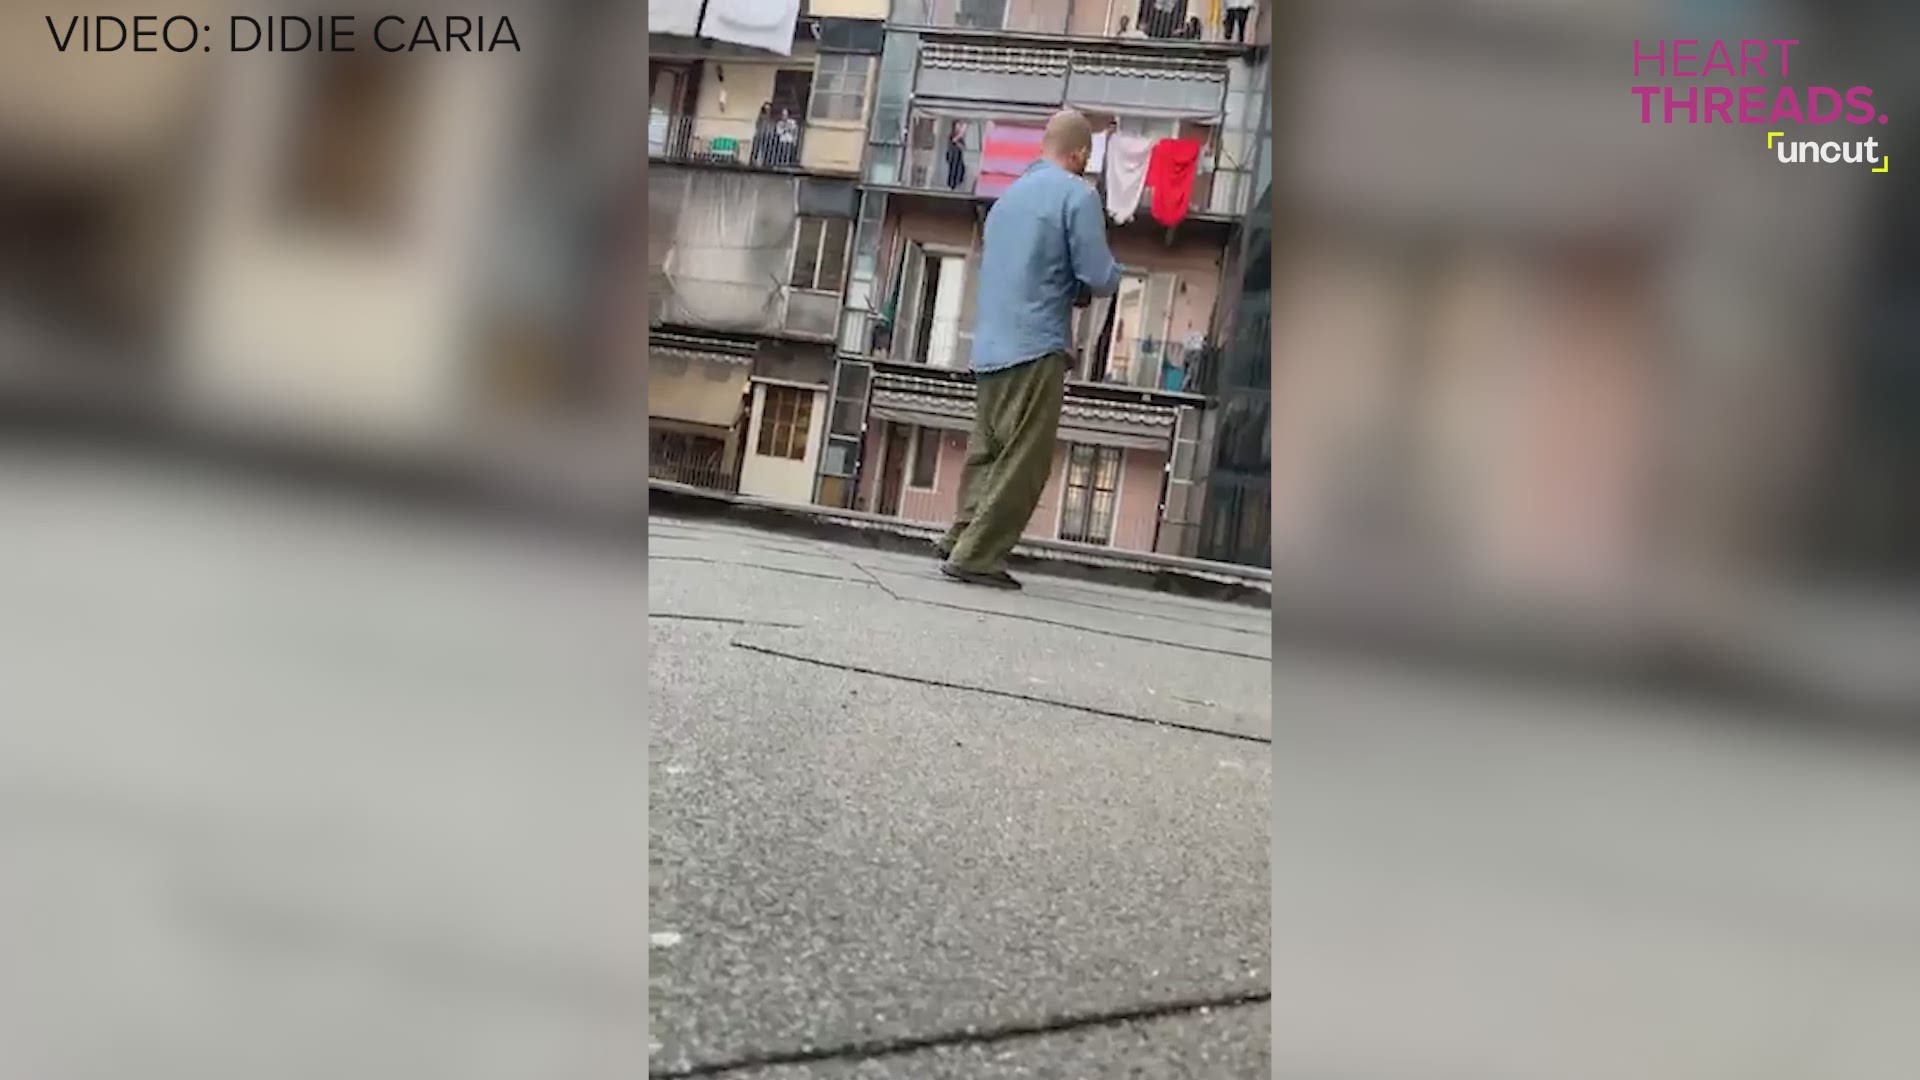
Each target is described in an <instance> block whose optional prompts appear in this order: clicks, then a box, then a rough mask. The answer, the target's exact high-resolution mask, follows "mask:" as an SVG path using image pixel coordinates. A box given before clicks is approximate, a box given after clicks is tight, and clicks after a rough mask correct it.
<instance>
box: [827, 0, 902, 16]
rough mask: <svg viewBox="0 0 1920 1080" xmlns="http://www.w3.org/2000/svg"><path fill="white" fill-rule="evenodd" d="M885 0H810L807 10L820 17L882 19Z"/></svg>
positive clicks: (885, 11) (885, 10)
mask: <svg viewBox="0 0 1920 1080" xmlns="http://www.w3.org/2000/svg"><path fill="white" fill-rule="evenodd" d="M888 6H889V5H888V3H887V0H812V2H811V3H809V4H808V5H807V10H808V11H809V12H811V13H812V14H814V15H818V16H820V17H822V18H839V19H884V18H886V17H887V8H888Z"/></svg>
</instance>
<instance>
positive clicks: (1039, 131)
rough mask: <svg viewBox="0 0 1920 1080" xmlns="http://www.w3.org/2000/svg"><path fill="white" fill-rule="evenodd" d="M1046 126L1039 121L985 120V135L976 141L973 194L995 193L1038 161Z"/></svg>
mask: <svg viewBox="0 0 1920 1080" xmlns="http://www.w3.org/2000/svg"><path fill="white" fill-rule="evenodd" d="M1045 135H1046V127H1045V126H1044V125H1040V124H1013V123H1007V122H1005V121H1000V120H989V121H987V130H986V135H985V137H984V138H982V139H981V141H980V175H979V178H978V179H977V180H975V181H974V185H973V193H974V194H975V195H988V196H997V195H999V194H1000V193H1001V192H1003V191H1006V190H1007V188H1008V186H1009V185H1011V184H1012V183H1013V182H1014V181H1015V180H1018V179H1020V174H1021V173H1024V172H1026V171H1027V169H1028V167H1030V166H1031V165H1032V164H1033V163H1034V162H1036V161H1039V160H1040V150H1041V146H1040V144H1041V140H1042V139H1043V137H1044V136H1045Z"/></svg>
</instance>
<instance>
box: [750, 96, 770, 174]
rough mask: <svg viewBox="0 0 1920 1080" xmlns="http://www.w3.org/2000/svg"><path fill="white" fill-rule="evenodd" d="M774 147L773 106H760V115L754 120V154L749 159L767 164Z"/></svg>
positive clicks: (759, 163)
mask: <svg viewBox="0 0 1920 1080" xmlns="http://www.w3.org/2000/svg"><path fill="white" fill-rule="evenodd" d="M772 149H773V106H772V104H766V105H762V106H760V115H759V116H757V117H755V118H754V121H753V155H752V157H751V158H750V159H749V160H750V161H751V162H752V163H753V164H754V165H756V166H758V165H765V164H766V163H767V158H769V157H770V156H772V155H771V151H772Z"/></svg>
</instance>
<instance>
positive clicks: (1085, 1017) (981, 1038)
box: [647, 990, 1273, 1080]
mask: <svg viewBox="0 0 1920 1080" xmlns="http://www.w3.org/2000/svg"><path fill="white" fill-rule="evenodd" d="M1272 998H1273V991H1272V990H1252V991H1247V992H1244V993H1240V994H1231V995H1227V996H1224V997H1218V998H1203V999H1186V1000H1181V1001H1167V1002H1160V1003H1158V1004H1148V1005H1138V1006H1134V1007H1132V1008H1126V1009H1112V1010H1107V1011H1103V1012H1091V1013H1077V1014H1074V1013H1070V1014H1063V1015H1059V1016H1052V1017H1047V1018H1045V1019H1042V1020H1038V1021H1034V1022H1032V1023H1025V1024H1003V1025H1001V1026H998V1027H992V1028H986V1029H978V1028H972V1027H969V1028H965V1029H962V1030H959V1031H945V1032H940V1033H937V1034H932V1035H912V1036H904V1037H900V1038H893V1039H875V1040H870V1041H866V1042H850V1043H843V1044H841V1045H838V1046H827V1047H818V1048H814V1049H805V1050H793V1051H787V1052H784V1053H770V1054H760V1055H754V1056H748V1057H740V1058H735V1059H733V1060H730V1061H716V1062H711V1063H708V1064H704V1065H694V1066H689V1067H686V1068H680V1069H658V1070H649V1071H648V1073H647V1075H648V1077H649V1078H650V1080H682V1078H688V1077H696V1076H720V1075H723V1074H725V1073H730V1072H740V1071H743V1070H746V1069H765V1068H772V1067H775V1066H779V1065H807V1064H812V1063H815V1062H823V1061H865V1060H871V1059H874V1058H884V1057H898V1056H900V1055H902V1054H912V1053H917V1052H919V1051H922V1050H934V1049H938V1048H940V1047H947V1046H991V1045H994V1044H997V1043H1005V1042H1014V1041H1018V1040H1021V1039H1034V1038H1041V1037H1044V1036H1047V1035H1059V1034H1065V1033H1067V1032H1072V1031H1084V1030H1087V1029H1091V1028H1101V1027H1118V1026H1122V1025H1126V1024H1138V1023H1143V1022H1147V1021H1152V1020H1165V1019H1170V1018H1172V1017H1176V1016H1191V1015H1193V1014H1195V1013H1199V1012H1202V1011H1211V1010H1220V1011H1225V1010H1228V1009H1240V1008H1248V1007H1251V1006H1255V1005H1264V1004H1266V1003H1268V1002H1269V1001H1271V1000H1272Z"/></svg>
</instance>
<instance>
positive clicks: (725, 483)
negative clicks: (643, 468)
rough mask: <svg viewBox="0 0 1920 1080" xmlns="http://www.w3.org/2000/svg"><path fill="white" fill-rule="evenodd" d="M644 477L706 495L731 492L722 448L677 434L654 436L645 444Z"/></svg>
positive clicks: (711, 441)
mask: <svg viewBox="0 0 1920 1080" xmlns="http://www.w3.org/2000/svg"><path fill="white" fill-rule="evenodd" d="M647 476H648V477H650V478H652V479H654V480H666V481H670V482H672V483H676V484H686V485H687V486H689V487H697V488H706V489H707V490H709V491H725V492H732V491H733V490H734V488H735V484H734V479H733V475H732V474H731V473H729V472H728V471H727V468H726V444H724V443H722V442H721V441H720V440H718V439H708V438H702V437H700V436H698V435H687V434H684V433H681V432H672V431H661V432H655V433H654V434H653V437H652V438H650V439H648V440H647Z"/></svg>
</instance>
